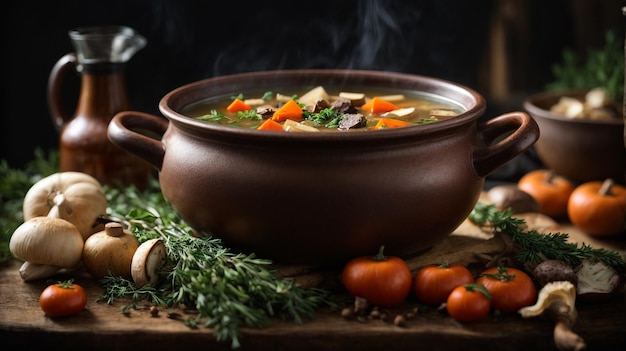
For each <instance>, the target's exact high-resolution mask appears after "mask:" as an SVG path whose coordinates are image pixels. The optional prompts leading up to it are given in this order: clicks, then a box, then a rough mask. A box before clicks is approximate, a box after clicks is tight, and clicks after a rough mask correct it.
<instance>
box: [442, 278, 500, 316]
mask: <svg viewBox="0 0 626 351" xmlns="http://www.w3.org/2000/svg"><path fill="white" fill-rule="evenodd" d="M490 299H491V297H490V295H489V292H488V291H487V289H486V288H485V287H484V286H482V285H479V284H463V285H459V286H457V287H456V288H454V289H453V290H452V292H451V293H450V295H449V296H448V299H447V300H446V310H447V311H448V314H449V315H450V316H451V317H452V318H454V319H456V320H457V321H460V322H476V321H479V320H481V319H483V318H485V317H486V316H487V315H488V314H489V311H490V310H491V302H490Z"/></svg>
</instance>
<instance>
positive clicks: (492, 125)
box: [473, 112, 539, 177]
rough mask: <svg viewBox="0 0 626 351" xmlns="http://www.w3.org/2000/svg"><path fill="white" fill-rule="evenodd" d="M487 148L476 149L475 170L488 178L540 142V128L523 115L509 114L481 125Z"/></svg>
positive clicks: (479, 126)
mask: <svg viewBox="0 0 626 351" xmlns="http://www.w3.org/2000/svg"><path fill="white" fill-rule="evenodd" d="M477 128H478V135H479V136H480V137H481V138H482V140H483V142H484V143H485V144H486V147H484V148H479V149H476V150H474V153H473V163H474V170H475V172H476V174H477V175H478V176H479V177H486V176H488V175H489V174H491V173H492V172H494V171H495V170H496V169H497V168H498V167H500V166H502V165H504V164H505V163H506V162H508V161H510V160H512V159H513V158H515V157H516V156H518V155H520V154H522V153H523V152H524V151H526V150H527V149H528V148H530V147H531V146H532V145H533V144H534V143H535V142H536V141H537V139H539V126H538V125H537V122H535V120H534V119H532V117H530V116H529V115H528V114H527V113H524V112H510V113H506V114H503V115H500V116H498V117H495V118H492V119H490V120H488V121H486V122H482V123H480V124H478V126H477Z"/></svg>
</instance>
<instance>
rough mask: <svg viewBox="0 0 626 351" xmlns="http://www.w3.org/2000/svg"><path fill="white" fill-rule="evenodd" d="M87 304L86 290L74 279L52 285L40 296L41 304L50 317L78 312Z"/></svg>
mask: <svg viewBox="0 0 626 351" xmlns="http://www.w3.org/2000/svg"><path fill="white" fill-rule="evenodd" d="M86 304H87V294H86V293H85V290H84V289H83V288H82V287H81V286H80V285H78V284H73V281H72V280H68V281H65V282H59V283H57V284H53V285H50V286H48V287H47V288H45V289H44V291H43V292H42V293H41V295H40V296H39V305H40V306H41V309H42V310H43V311H44V313H45V314H46V315H47V316H49V317H61V316H69V315H72V314H76V313H78V312H80V311H82V310H83V309H85V305H86Z"/></svg>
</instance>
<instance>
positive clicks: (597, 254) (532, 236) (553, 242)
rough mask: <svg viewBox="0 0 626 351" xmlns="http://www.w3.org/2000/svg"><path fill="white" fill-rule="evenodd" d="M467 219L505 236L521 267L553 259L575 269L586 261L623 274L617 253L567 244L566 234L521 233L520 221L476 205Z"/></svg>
mask: <svg viewBox="0 0 626 351" xmlns="http://www.w3.org/2000/svg"><path fill="white" fill-rule="evenodd" d="M468 218H469V220H470V221H472V222H474V223H475V224H477V225H479V226H487V225H491V226H492V227H493V228H494V229H495V230H496V231H498V232H501V233H504V234H507V235H509V236H510V237H511V239H512V241H513V243H514V244H515V245H516V247H517V248H518V249H519V252H518V254H517V257H516V258H517V260H518V261H519V262H520V263H522V264H523V263H540V262H542V261H544V260H548V259H555V260H560V261H563V262H565V263H567V264H569V265H571V266H577V265H578V264H580V263H581V262H582V260H584V259H589V260H592V261H595V260H599V261H602V262H604V263H606V264H607V265H609V266H611V267H613V268H615V269H616V270H617V271H619V272H624V271H626V263H624V259H623V258H622V256H621V255H620V254H619V252H617V251H613V250H607V249H604V248H601V249H597V248H592V247H591V246H589V245H586V244H584V243H583V244H581V245H580V246H579V245H578V244H576V243H571V242H568V241H567V239H568V238H569V235H568V234H566V233H546V234H542V233H539V232H537V231H535V230H529V231H523V230H522V229H521V228H522V225H523V224H524V220H523V219H519V218H514V217H513V216H512V212H511V211H499V210H497V209H496V207H495V206H494V205H492V204H485V203H482V202H478V203H477V204H476V205H475V206H474V209H473V210H472V212H471V213H470V215H469V216H468Z"/></svg>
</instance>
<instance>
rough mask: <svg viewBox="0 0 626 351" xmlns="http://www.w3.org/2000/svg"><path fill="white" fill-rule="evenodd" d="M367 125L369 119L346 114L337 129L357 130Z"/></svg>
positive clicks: (357, 114)
mask: <svg viewBox="0 0 626 351" xmlns="http://www.w3.org/2000/svg"><path fill="white" fill-rule="evenodd" d="M366 125H367V119H366V118H365V116H363V115H362V114H360V113H346V114H344V115H343V118H342V119H341V121H339V126H338V127H337V129H340V130H348V129H355V128H363V127H365V126H366Z"/></svg>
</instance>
